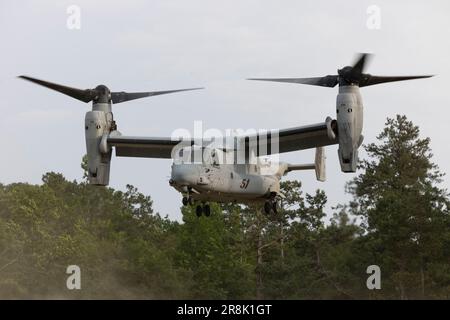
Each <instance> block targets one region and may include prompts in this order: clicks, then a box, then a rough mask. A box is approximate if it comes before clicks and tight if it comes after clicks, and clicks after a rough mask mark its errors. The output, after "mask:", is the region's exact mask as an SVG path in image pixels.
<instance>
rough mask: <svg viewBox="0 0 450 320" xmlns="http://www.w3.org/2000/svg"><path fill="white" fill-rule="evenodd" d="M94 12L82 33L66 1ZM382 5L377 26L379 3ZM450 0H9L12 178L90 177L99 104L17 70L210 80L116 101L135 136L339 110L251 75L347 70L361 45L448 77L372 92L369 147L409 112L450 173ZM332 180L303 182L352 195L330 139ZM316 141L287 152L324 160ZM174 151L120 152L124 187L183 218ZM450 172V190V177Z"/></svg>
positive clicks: (2, 138)
mask: <svg viewBox="0 0 450 320" xmlns="http://www.w3.org/2000/svg"><path fill="white" fill-rule="evenodd" d="M70 5H77V6H78V7H79V8H80V10H81V29H80V30H70V29H68V28H67V25H66V22H67V19H68V17H69V15H68V14H67V12H66V10H67V8H68V7H69V6H70ZM370 5H376V6H377V7H378V8H379V9H380V10H381V11H380V12H381V25H380V29H369V28H368V27H367V19H368V18H369V15H368V14H367V8H368V7H369V6H370ZM449 13H450V2H449V1H446V0H442V1H438V0H431V1H364V0H363V1H361V0H358V1H356V0H354V1H345V2H344V1H318V0H314V1H291V0H284V1H275V0H271V1H262V0H259V1H256V0H240V1H231V0H229V1H206V0H190V1H186V0H184V1H182V0H157V1H156V0H153V1H145V0H132V1H95V3H94V1H87V0H86V1H76V0H75V1H74V0H72V1H61V0H58V1H31V0H29V1H12V0H2V1H0V39H1V41H2V59H1V60H0V70H1V72H0V85H1V88H2V90H1V92H2V99H1V104H0V108H1V113H2V117H0V143H1V146H2V157H1V158H0V182H1V183H11V182H19V181H22V182H30V183H40V181H41V177H42V174H43V173H45V172H47V171H56V172H61V173H63V174H64V175H65V176H66V177H67V178H68V179H70V180H72V179H78V180H80V179H81V176H82V171H81V168H80V162H81V157H82V155H83V154H84V153H85V152H86V150H85V140H84V114H85V112H86V111H89V110H90V108H91V105H90V104H84V103H82V102H80V101H77V100H74V99H71V98H69V97H67V96H64V95H61V94H59V93H57V92H52V91H50V90H48V89H45V88H42V87H39V86H36V85H33V84H31V83H27V82H25V81H22V80H19V79H16V78H15V77H16V76H17V75H21V74H26V75H30V76H34V77H37V78H41V79H45V80H48V81H52V82H57V83H61V84H66V85H69V86H74V87H78V88H93V87H95V86H96V85H98V84H105V85H107V86H108V87H109V88H110V89H111V90H113V91H122V90H124V91H151V90H166V89H177V88H187V87H197V86H204V87H206V90H202V91H195V92H186V93H179V94H173V95H167V96H158V97H154V98H148V99H141V100H136V101H131V102H127V103H123V104H120V105H117V106H113V111H114V115H115V119H116V120H117V122H118V126H119V130H120V131H121V132H122V133H123V134H124V135H139V136H170V135H171V133H172V132H173V131H174V130H175V129H179V128H186V129H189V130H193V126H194V121H195V120H200V121H203V126H204V127H205V129H207V128H217V129H220V130H225V129H231V128H243V129H250V128H256V129H259V128H265V129H276V128H286V127H293V126H299V125H307V124H311V123H317V122H322V121H324V120H325V118H326V117H327V116H331V117H333V118H334V117H335V116H336V115H335V99H336V94H337V88H333V89H330V88H321V87H313V86H302V85H294V84H278V83H263V82H252V81H246V80H245V79H246V78H249V77H310V76H323V75H327V74H334V73H336V69H337V68H341V67H343V66H345V65H348V64H351V63H352V62H353V59H354V57H355V53H357V52H371V53H374V54H375V56H374V58H373V59H372V61H371V63H370V65H369V67H368V69H367V72H369V73H372V74H377V75H415V74H419V75H420V74H436V75H437V76H436V77H434V78H431V79H425V80H414V81H408V82H398V83H391V84H383V85H378V86H372V87H368V88H363V89H362V90H361V92H362V96H363V100H364V106H365V115H364V117H365V126H364V130H363V134H364V136H365V141H364V142H365V143H368V142H373V141H374V140H375V136H376V135H377V134H378V133H379V132H380V131H381V130H382V128H383V126H384V122H385V119H386V117H393V116H395V114H396V113H400V114H406V115H407V117H408V118H409V119H410V120H412V121H413V122H414V123H415V124H416V125H419V126H420V129H421V133H422V136H423V137H425V136H427V137H430V138H431V147H432V149H433V153H434V155H435V157H434V161H435V162H436V163H437V164H438V165H439V166H440V168H441V169H442V171H444V172H446V173H450V161H449V156H450V150H449V145H450V144H449V140H450V135H449V134H448V118H449V115H450V111H449V107H450V103H449V102H450V97H449V94H450V93H449V92H450V90H449V89H448V85H446V84H447V83H448V79H449V78H450V43H449V39H450V37H449V36H450V19H449ZM326 151H327V177H328V180H327V181H326V182H324V183H321V182H317V181H315V176H314V173H313V172H300V173H291V174H289V176H288V177H287V178H289V179H299V180H301V181H302V183H303V185H304V190H305V191H307V192H314V190H315V189H316V188H322V189H324V190H325V191H326V193H327V195H328V197H329V205H331V206H334V205H336V204H338V203H343V202H345V201H347V200H348V199H349V196H348V195H345V193H344V185H345V183H346V182H347V181H349V180H350V179H351V178H352V177H354V174H345V173H342V172H341V171H340V168H339V162H338V159H337V146H331V147H328V148H327V150H326ZM313 155H314V151H313V150H311V151H309V150H308V151H299V152H294V153H290V154H285V155H282V156H281V159H282V160H283V161H287V162H292V163H302V162H311V161H312V159H313ZM170 165H171V161H170V160H161V159H136V158H116V157H113V160H112V169H111V186H112V187H114V188H118V189H124V188H125V185H126V184H133V185H135V186H136V187H138V188H139V189H140V191H141V192H143V193H145V194H149V195H151V197H152V198H153V200H154V207H155V209H156V210H157V211H158V212H160V213H161V214H162V215H166V214H167V215H169V217H171V218H173V219H179V218H180V216H181V215H180V210H179V207H180V206H181V195H180V194H179V193H178V192H177V191H175V190H174V189H172V188H171V187H169V185H168V179H169V176H170ZM449 182H450V178H449V177H446V179H445V182H444V186H445V187H448V186H449Z"/></svg>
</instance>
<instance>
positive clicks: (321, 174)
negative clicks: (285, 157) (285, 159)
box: [287, 147, 326, 182]
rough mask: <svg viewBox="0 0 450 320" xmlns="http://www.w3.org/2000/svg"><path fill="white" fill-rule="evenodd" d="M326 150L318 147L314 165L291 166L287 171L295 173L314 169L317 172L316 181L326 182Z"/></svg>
mask: <svg viewBox="0 0 450 320" xmlns="http://www.w3.org/2000/svg"><path fill="white" fill-rule="evenodd" d="M325 159H326V157H325V148H324V147H318V148H316V157H315V159H314V163H309V164H289V165H288V168H287V171H294V170H312V169H314V170H315V171H316V179H317V180H318V181H322V182H323V181H325V179H326V174H325V173H326V172H325V169H326V168H325Z"/></svg>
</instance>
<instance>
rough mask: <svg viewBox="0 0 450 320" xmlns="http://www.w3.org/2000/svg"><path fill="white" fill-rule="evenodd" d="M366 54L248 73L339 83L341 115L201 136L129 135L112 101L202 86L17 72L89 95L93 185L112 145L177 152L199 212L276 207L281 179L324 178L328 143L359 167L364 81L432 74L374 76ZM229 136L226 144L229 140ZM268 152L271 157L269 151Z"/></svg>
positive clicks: (184, 184)
mask: <svg viewBox="0 0 450 320" xmlns="http://www.w3.org/2000/svg"><path fill="white" fill-rule="evenodd" d="M368 57H369V55H368V54H361V55H360V56H359V58H358V59H357V61H356V63H355V64H354V65H353V66H346V67H344V68H342V69H339V70H338V71H337V74H336V75H327V76H324V77H316V78H279V79H249V80H263V81H277V82H287V83H299V84H308V85H315V86H322V87H335V86H336V85H338V86H339V93H338V95H337V99H336V119H331V118H330V117H327V119H326V120H325V122H322V123H318V124H312V125H307V126H301V127H295V128H289V129H281V130H278V131H273V130H272V131H267V132H255V133H252V134H244V135H237V136H233V137H232V139H225V140H226V141H225V142H224V141H223V139H222V138H223V137H221V139H218V140H219V143H218V141H216V140H215V139H212V140H211V139H208V140H201V141H198V140H197V139H193V138H190V139H185V138H182V137H170V138H169V137H132V136H124V135H122V134H121V133H120V132H119V131H117V125H116V121H115V120H114V117H113V113H112V108H111V106H112V104H117V103H121V102H125V101H129V100H134V99H139V98H144V97H149V96H155V95H161V94H168V93H174V92H180V91H187V90H196V89H201V88H192V89H180V90H170V91H154V92H135V93H127V92H111V91H110V90H109V89H108V88H107V87H106V86H104V85H99V86H97V87H96V88H94V89H86V90H81V89H76V88H71V87H67V86H63V85H59V84H55V83H51V82H47V81H42V80H39V79H35V78H31V77H27V76H20V78H22V79H25V80H29V81H31V82H34V83H36V84H39V85H42V86H44V87H47V88H50V89H53V90H56V91H59V92H60V93H63V94H66V95H68V96H70V97H72V98H75V99H78V100H81V101H83V102H85V103H88V102H91V101H92V111H89V112H87V113H86V118H85V132H86V147H87V155H88V176H89V177H88V178H89V182H90V184H93V185H98V186H106V185H108V183H109V173H110V162H111V155H112V149H113V148H115V151H116V156H118V157H144V158H167V159H170V158H172V159H173V160H174V161H173V164H172V173H171V179H170V181H169V184H170V185H171V186H172V187H174V188H175V189H176V190H178V191H179V192H181V193H182V194H183V199H182V200H183V201H182V203H183V205H194V204H195V205H196V213H197V215H198V216H201V215H202V213H203V214H205V216H209V215H210V207H209V205H208V202H210V201H217V202H237V203H245V204H252V205H259V206H260V207H261V206H262V207H263V209H264V212H265V213H266V214H271V213H274V212H276V211H277V201H278V200H279V199H280V198H282V197H283V195H282V194H281V193H280V179H281V178H282V176H284V175H285V174H287V173H288V172H289V171H293V170H305V169H315V170H316V177H317V179H318V180H320V181H324V180H325V156H324V150H323V147H324V146H328V145H333V144H338V145H339V148H338V156H339V162H340V165H341V170H342V171H343V172H355V171H356V165H357V162H358V148H359V147H360V145H361V144H362V141H363V135H362V128H363V102H362V99H361V94H360V90H359V88H360V87H366V86H370V85H375V84H380V83H385V82H393V81H402V80H410V79H419V78H428V77H430V76H387V77H386V76H373V75H370V74H367V73H364V67H365V65H366V62H367V60H368ZM230 141H231V142H232V143H229V142H230ZM310 148H317V149H316V157H315V163H313V164H300V165H292V164H287V163H270V162H267V161H262V160H261V159H265V158H264V156H270V155H274V154H278V153H284V152H291V151H296V150H304V149H310ZM266 158H267V157H266Z"/></svg>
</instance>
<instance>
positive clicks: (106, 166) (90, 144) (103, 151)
mask: <svg viewBox="0 0 450 320" xmlns="http://www.w3.org/2000/svg"><path fill="white" fill-rule="evenodd" d="M108 114H110V113H107V112H105V111H89V112H87V113H86V117H85V130H86V150H87V157H88V178H89V183H90V184H93V185H99V186H106V185H108V184H109V171H110V163H111V153H112V152H111V149H109V150H108V148H107V147H105V145H106V139H107V137H108V134H109V131H110V121H109V119H108V118H107V115H108Z"/></svg>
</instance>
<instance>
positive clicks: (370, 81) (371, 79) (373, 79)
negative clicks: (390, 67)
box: [359, 75, 432, 87]
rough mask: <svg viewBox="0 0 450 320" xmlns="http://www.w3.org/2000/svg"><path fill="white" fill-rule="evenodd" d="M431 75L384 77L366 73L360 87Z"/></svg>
mask: <svg viewBox="0 0 450 320" xmlns="http://www.w3.org/2000/svg"><path fill="white" fill-rule="evenodd" d="M431 77H432V75H426V76H399V77H395V76H392V77H389V76H388V77H384V76H372V75H367V76H366V77H364V79H363V80H362V81H361V82H360V84H359V86H360V87H367V86H371V85H374V84H380V83H385V82H394V81H404V80H413V79H423V78H431Z"/></svg>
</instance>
